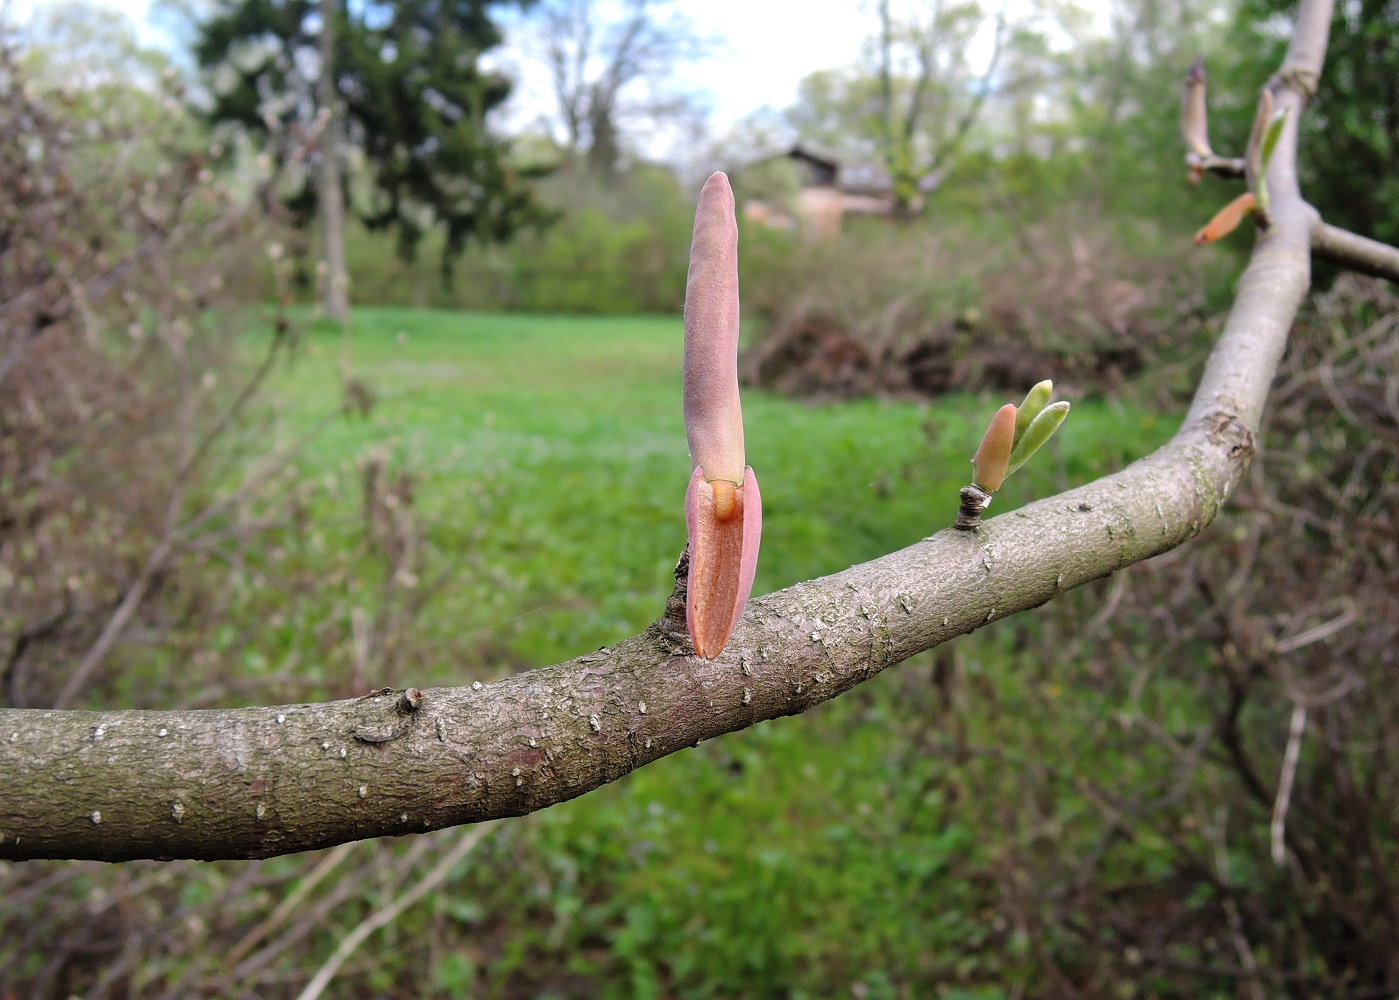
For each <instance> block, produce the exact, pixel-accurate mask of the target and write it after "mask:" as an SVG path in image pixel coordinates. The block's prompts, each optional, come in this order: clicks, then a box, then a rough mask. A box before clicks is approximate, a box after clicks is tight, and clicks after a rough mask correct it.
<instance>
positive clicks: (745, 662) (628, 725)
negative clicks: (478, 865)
mask: <svg viewBox="0 0 1399 1000" xmlns="http://www.w3.org/2000/svg"><path fill="white" fill-rule="evenodd" d="M1331 11H1332V0H1302V2H1301V9H1300V11H1299V14H1298V25H1297V30H1296V33H1295V34H1294V37H1293V41H1292V45H1291V48H1290V49H1289V52H1288V57H1287V62H1286V63H1285V65H1284V70H1285V72H1283V73H1281V74H1279V78H1278V79H1279V81H1280V82H1279V83H1278V85H1277V89H1276V100H1277V103H1278V106H1279V107H1280V108H1285V109H1287V110H1288V112H1289V115H1290V118H1289V120H1288V122H1287V124H1286V128H1285V130H1284V133H1283V135H1282V138H1281V141H1280V143H1279V147H1278V149H1277V152H1276V154H1275V156H1274V158H1273V161H1272V165H1271V170H1270V172H1269V177H1268V180H1269V183H1270V186H1271V195H1272V225H1270V226H1269V228H1268V229H1267V230H1266V231H1265V232H1263V233H1261V234H1260V236H1259V240H1258V244H1257V246H1256V248H1255V249H1254V251H1253V255H1252V258H1251V259H1250V261H1249V264H1248V267H1247V268H1246V270H1245V271H1244V274H1243V275H1242V277H1241V278H1240V279H1239V285H1238V298H1237V300H1236V302H1235V304H1234V307H1233V309H1232V310H1231V312H1230V314H1229V318H1228V320H1227V322H1226V324H1225V327H1224V330H1223V333H1222V334H1221V335H1220V338H1219V341H1218V343H1217V345H1216V346H1215V349H1214V351H1213V353H1212V355H1211V356H1210V359H1209V362H1208V363H1207V365H1206V368H1205V371H1204V374H1203V377H1202V379H1201V383H1200V386H1199V389H1198V391H1197V393H1196V395H1195V399H1194V401H1193V403H1192V404H1191V407H1190V410H1189V412H1188V413H1187V415H1186V417H1185V420H1184V422H1183V423H1182V425H1181V428H1180V430H1179V431H1178V432H1177V433H1176V435H1175V437H1174V438H1172V440H1171V441H1170V442H1169V443H1167V444H1166V445H1165V446H1164V447H1162V448H1161V449H1159V450H1158V451H1156V452H1155V453H1154V454H1152V455H1150V456H1148V457H1147V458H1144V459H1142V460H1141V461H1139V462H1137V463H1135V464H1133V465H1132V466H1129V467H1128V468H1127V469H1124V470H1123V471H1121V472H1119V473H1117V474H1115V475H1111V476H1107V477H1105V478H1103V479H1100V480H1097V481H1096V482H1093V483H1090V484H1088V485H1086V486H1083V487H1080V488H1078V489H1075V490H1072V491H1070V492H1067V493H1064V494H1061V495H1059V496H1055V497H1052V498H1050V499H1047V500H1042V501H1040V502H1038V503H1035V504H1031V505H1029V506H1027V507H1024V508H1022V509H1020V510H1017V511H1014V512H1012V513H1009V514H1003V515H1001V516H999V517H996V518H993V519H991V520H989V521H985V522H983V523H982V524H981V526H980V527H979V528H978V529H977V530H975V531H956V530H953V529H947V530H944V531H940V532H938V533H937V534H935V535H933V536H932V537H930V538H925V539H923V540H921V541H917V542H915V543H914V544H913V545H911V546H909V547H908V548H906V549H903V550H902V551H900V552H895V553H892V554H890V555H887V556H884V557H882V558H880V559H876V560H874V561H872V562H868V563H865V564H863V565H860V566H854V567H852V568H850V569H848V570H845V571H844V572H841V573H838V574H836V575H834V576H830V577H825V578H822V579H818V580H812V581H809V582H806V583H800V584H797V585H795V586H793V587H789V588H787V589H785V590H782V591H779V592H777V593H775V594H769V595H767V596H766V597H762V598H759V599H756V600H753V601H751V602H750V603H749V604H748V608H747V611H746V612H745V613H744V615H743V617H742V618H741V619H740V621H739V622H738V625H737V627H736V629H735V630H734V632H733V635H732V637H731V638H730V640H729V643H728V645H727V646H726V647H725V648H724V651H723V653H722V654H721V655H720V656H719V657H718V658H716V659H714V660H709V661H705V660H700V659H698V658H697V657H695V656H694V655H693V652H692V650H691V649H690V648H689V647H688V644H686V643H685V642H684V641H683V640H677V639H675V638H673V633H668V632H666V631H663V630H662V629H661V628H658V627H655V626H653V627H652V628H650V629H648V630H647V631H645V632H643V633H642V634H640V635H638V636H635V637H633V638H631V639H628V640H626V641H624V642H621V643H619V644H617V645H615V646H611V647H607V648H604V649H600V650H597V651H596V652H594V653H591V654H588V655H586V656H582V657H579V658H578V659H576V660H572V661H570V662H568V663H561V664H558V665H556V666H551V667H543V668H540V669H537V670H533V671H529V672H527V673H523V674H519V675H517V676H514V677H507V678H504V679H502V680H498V681H495V682H493V683H489V684H482V683H474V684H471V685H470V686H468V687H458V688H434V689H428V690H426V691H423V692H415V694H414V696H413V697H404V698H400V697H398V696H396V695H395V694H394V693H385V692H381V693H378V694H374V695H369V696H366V697H364V698H360V699H357V700H354V701H339V702H331V703H325V704H303V705H289V706H283V707H280V708H275V707H274V708H245V709H229V710H208V711H186V712H138V711H114V712H72V711H35V710H27V711H26V710H3V711H0V857H3V858H38V857H73V858H101V859H105V860H113V861H114V860H120V859H126V858H139V857H153V858H175V857H192V858H248V857H264V856H268V855H273V854H282V853H289V852H293V851H303V850H310V849H314V848H320V847H326V846H329V845H331V844H336V843H342V842H344V841H347V840H354V839H360V838H365V837H376V836H383V835H388V834H400V833H408V832H412V831H422V830H429V829H436V828H441V827H446V826H452V825H456V824H461V823H470V822H479V821H482V820H487V819H491V818H495V817H502V816H516V815H521V814H524V813H528V812H532V811H534V810H537V809H543V808H545V807H547V806H549V805H553V804H555V803H558V802H562V801H564V800H567V799H571V798H575V797H577V796H579V795H582V794H584V793H586V792H588V791H590V790H592V789H594V788H597V787H598V786H600V785H602V784H605V783H606V782H609V781H613V780H615V779H617V778H620V777H622V776H623V775H625V774H628V773H629V772H631V771H633V770H635V769H636V768H638V767H641V766H642V765H644V764H647V763H649V762H651V761H653V760H657V759H659V758H661V757H664V756H666V755H667V754H671V753H675V752H677V751H679V750H683V749H685V748H687V747H690V746H694V745H695V744H697V743H698V742H700V741H702V740H707V739H712V738H714V737H716V736H720V735H722V734H724V733H729V732H733V731H735V730H738V729H743V728H745V727H747V726H751V725H752V724H754V723H755V722H759V721H762V720H764V719H773V718H778V717H780V716H785V715H794V714H796V713H799V712H804V711H806V710H807V709H809V708H811V707H812V706H814V705H817V704H819V703H820V702H823V701H825V700H827V699H829V698H832V697H834V696H836V695H838V694H840V693H842V692H844V691H847V690H849V689H850V688H852V687H854V686H855V685H856V684H859V683H860V682H861V681H864V680H866V679H868V678H870V677H872V676H873V675H875V674H876V673H878V672H879V671H881V670H883V669H884V668H885V667H888V666H891V665H893V664H895V663H898V662H899V661H901V660H903V659H906V658H907V657H909V656H912V655H913V654H915V653H918V652H920V651H922V650H925V649H928V648H930V647H932V646H936V645H938V644H939V643H942V642H945V641H947V640H948V639H951V638H953V637H955V636H958V635H963V634H965V633H967V632H971V631H973V630H975V629H977V628H980V627H981V626H983V625H985V624H987V623H989V622H992V621H995V620H997V619H999V618H1004V617H1006V616H1007V615H1011V614H1014V613H1015V612H1017V611H1023V610H1026V609H1028V608H1033V607H1036V606H1038V605H1041V604H1044V603H1045V602H1047V601H1050V600H1052V599H1053V598H1055V597H1056V596H1058V595H1059V594H1062V593H1063V592H1064V591H1066V590H1069V589H1071V588H1073V587H1077V586H1079V585H1081V584H1084V583H1087V582H1089V581H1091V580H1096V579H1100V578H1102V577H1104V576H1107V575H1109V574H1111V573H1113V572H1114V571H1116V570H1119V569H1121V568H1123V567H1125V566H1129V565H1131V564H1132V563H1135V562H1138V561H1140V560H1142V559H1146V558H1148V557H1150V556H1152V555H1155V554H1157V553H1160V552H1164V551H1166V550H1167V549H1170V548H1173V547H1175V546H1177V545H1179V544H1181V543H1182V542H1184V541H1186V540H1188V539H1190V538H1192V537H1193V536H1195V535H1196V534H1198V533H1199V532H1200V531H1201V530H1202V529H1203V528H1204V527H1205V526H1206V525H1207V524H1209V523H1210V521H1211V520H1212V519H1213V518H1214V517H1215V515H1216V514H1217V513H1218V511H1219V509H1220V507H1221V505H1222V504H1223V503H1224V502H1225V501H1226V500H1227V498H1228V497H1229V495H1230V494H1231V493H1232V492H1233V490H1234V487H1235V486H1236V485H1237V483H1238V482H1239V480H1240V477H1241V475H1242V473H1243V471H1244V469H1245V467H1246V465H1247V462H1248V459H1249V456H1250V455H1251V453H1252V451H1253V441H1254V435H1255V434H1256V433H1257V430H1258V426H1259V420H1260V417H1261V415H1262V412H1263V406H1264V402H1265V400H1266V398H1267V393H1268V387H1269V384H1270V383H1271V381H1272V378H1273V375H1274V372H1275V370H1276V367H1277V363H1278V360H1279V358H1280V357H1281V355H1282V352H1283V348H1284V346H1285V344H1286V340H1287V331H1288V329H1289V327H1290V326H1291V324H1292V321H1293V318H1294V316H1295V314H1296V311H1297V308H1298V306H1299V305H1300V303H1301V302H1302V299H1303V296H1304V295H1305V294H1306V291H1307V287H1308V284H1309V280H1310V273H1309V262H1310V257H1311V249H1312V242H1313V232H1314V230H1315V225H1314V219H1315V212H1313V211H1312V210H1311V209H1310V208H1309V207H1308V206H1307V205H1306V204H1305V203H1304V202H1303V201H1302V198H1301V195H1300V193H1299V191H1298V187H1297V178H1296V169H1295V161H1296V135H1297V133H1296V128H1297V122H1298V121H1299V120H1300V119H1301V112H1302V110H1303V107H1304V105H1305V103H1306V98H1307V90H1308V88H1307V86H1306V81H1310V80H1315V79H1316V77H1317V75H1318V74H1319V73H1320V70H1321V63H1322V53H1323V52H1324V50H1325V43H1326V31H1327V28H1328V26H1329V24H1330V19H1331ZM951 513H952V512H951V510H948V511H942V512H938V511H930V512H929V520H930V522H933V523H946V521H947V520H948V519H949V518H950V516H951Z"/></svg>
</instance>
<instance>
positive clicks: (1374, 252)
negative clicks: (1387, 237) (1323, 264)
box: [1312, 222, 1399, 282]
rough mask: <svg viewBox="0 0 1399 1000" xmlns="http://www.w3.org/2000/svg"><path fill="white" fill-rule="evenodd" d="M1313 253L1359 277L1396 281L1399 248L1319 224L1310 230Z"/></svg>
mask: <svg viewBox="0 0 1399 1000" xmlns="http://www.w3.org/2000/svg"><path fill="white" fill-rule="evenodd" d="M1312 252H1313V253H1315V254H1316V255H1317V256H1318V257H1321V258H1323V259H1325V260H1329V261H1330V262H1331V263H1333V264H1339V265H1340V266H1341V267H1344V268H1348V269H1350V270H1352V271H1359V272H1360V273H1361V274H1369V275H1373V276H1374V277H1376V278H1385V279H1387V280H1389V281H1393V282H1399V248H1395V247H1392V246H1390V245H1389V244H1387V243H1381V242H1379V240H1372V239H1369V238H1368V237H1365V236H1359V235H1357V234H1355V233H1352V232H1347V231H1346V230H1344V229H1337V228H1336V227H1335V226H1328V225H1327V224H1326V223H1324V222H1320V223H1318V224H1317V225H1316V227H1315V228H1314V229H1313V230H1312Z"/></svg>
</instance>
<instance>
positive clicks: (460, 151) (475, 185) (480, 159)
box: [195, 0, 538, 277]
mask: <svg viewBox="0 0 1399 1000" xmlns="http://www.w3.org/2000/svg"><path fill="white" fill-rule="evenodd" d="M492 7H493V5H492V4H490V3H488V2H484V0H449V2H445V3H439V2H437V0H400V2H396V3H390V4H375V5H372V6H365V7H357V8H354V9H349V8H342V9H340V11H339V21H338V23H337V25H336V30H335V32H334V36H335V44H334V53H335V55H334V84H335V86H334V91H335V94H336V95H337V97H338V99H339V100H340V101H341V102H343V106H344V111H345V120H344V123H343V124H344V129H345V139H346V141H347V143H348V144H349V146H350V148H352V149H355V150H356V151H357V152H358V153H359V155H360V156H362V157H363V161H364V164H365V168H364V174H365V176H364V182H363V183H362V184H355V183H350V184H348V185H347V187H348V191H349V193H350V194H352V195H356V197H351V198H349V199H348V200H349V203H350V204H351V205H352V206H353V207H354V209H355V210H356V212H357V214H358V215H359V217H360V218H361V220H362V221H363V222H364V223H365V224H366V225H367V226H369V227H370V228H372V229H385V230H391V231H392V232H393V233H394V234H395V236H396V239H397V245H398V251H399V253H400V255H402V256H403V257H404V258H405V259H406V258H411V257H412V256H413V254H414V253H415V251H416V248H417V245H418V242H419V240H420V239H421V237H422V236H423V234H424V232H426V231H427V230H428V229H429V228H432V227H435V226H437V227H441V228H442V229H443V231H444V234H445V243H444V250H443V256H442V271H443V275H444V277H446V276H448V275H449V274H450V267H451V264H452V262H453V260H455V258H457V257H458V256H459V255H460V254H461V252H462V250H463V248H464V247H465V245H466V242H467V240H468V239H470V238H472V237H475V238H479V239H481V240H485V241H490V240H501V239H504V238H506V237H508V236H509V235H510V234H511V233H512V232H514V231H515V229H516V228H517V227H518V226H519V225H521V224H522V223H525V222H528V221H533V220H536V219H537V218H538V215H537V213H536V211H535V208H534V203H533V200H532V197H531V193H530V189H529V181H530V180H531V179H532V178H533V177H534V176H536V174H537V171H534V170H531V169H527V168H522V167H520V166H519V165H516V164H514V163H512V162H511V158H510V145H509V143H508V142H506V141H505V140H504V139H502V138H500V137H498V136H497V135H495V134H494V133H493V131H492V130H491V128H490V127H489V123H488V121H487V119H488V116H489V115H490V112H491V111H492V110H493V109H495V108H496V107H498V106H499V105H500V104H501V102H502V101H504V100H505V98H506V97H507V96H508V94H509V93H510V83H509V81H508V80H507V79H505V78H504V77H503V76H501V75H499V74H496V73H491V72H489V71H486V70H484V69H482V68H481V67H480V65H479V60H480V57H481V55H482V54H483V53H485V52H488V51H489V50H491V49H492V48H494V47H496V46H497V45H499V44H500V41H501V35H500V32H499V30H498V28H497V26H496V24H495V23H494V21H493V20H492V19H491V10H492ZM320 34H321V31H320V7H319V4H318V3H317V2H312V0H243V2H232V3H230V4H228V5H226V6H224V7H222V8H221V9H220V10H219V11H218V13H217V14H215V15H214V16H213V17H211V18H209V19H208V20H207V21H205V22H204V23H203V24H202V25H201V28H200V34H199V39H198V42H197V44H196V47H195V54H196V57H197V59H198V62H199V65H200V66H202V67H204V68H205V69H206V70H208V71H209V72H210V81H211V92H212V103H211V105H210V107H209V108H208V111H207V114H208V117H209V119H210V120H211V121H213V122H217V123H228V124H232V125H237V126H240V127H241V128H243V129H244V130H246V131H247V132H248V133H250V134H252V135H254V136H256V137H257V139H258V141H259V143H260V144H261V145H262V146H263V147H264V148H265V149H266V150H267V152H268V153H269V154H270V155H271V157H272V159H273V161H274V164H275V166H276V167H277V168H279V169H281V170H283V171H284V172H285V175H286V179H285V189H284V194H283V198H284V200H285V202H286V204H287V206H288V207H289V208H290V209H291V211H292V213H293V216H294V218H295V219H296V221H297V222H299V223H300V224H301V225H305V224H307V223H309V222H310V220H311V219H312V217H313V216H314V214H315V211H316V204H317V193H316V184H315V182H314V180H313V177H314V171H313V169H312V168H314V167H315V166H316V165H317V163H318V162H319V158H320V157H322V156H325V155H327V150H326V149H325V148H323V147H319V146H317V145H316V144H315V143H311V144H310V146H309V148H308V146H307V140H308V139H309V138H310V137H312V136H314V135H318V133H319V131H320V130H321V129H322V128H324V127H326V126H327V125H328V124H330V123H331V122H332V121H333V120H334V119H333V118H326V119H322V118H321V117H320V115H321V113H322V107H321V102H320V101H319V100H318V98H317V95H316V80H317V77H318V74H319V73H320V72H321V70H320V67H321V65H322V59H321V57H320V54H319V47H318V44H317V42H318V38H319V36H320ZM332 110H333V109H326V112H327V113H329V112H330V111H332Z"/></svg>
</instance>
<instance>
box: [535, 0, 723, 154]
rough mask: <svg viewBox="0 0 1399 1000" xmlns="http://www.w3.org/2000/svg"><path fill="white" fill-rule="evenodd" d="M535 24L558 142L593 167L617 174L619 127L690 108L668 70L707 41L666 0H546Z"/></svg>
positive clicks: (691, 101) (689, 98)
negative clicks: (560, 131)
mask: <svg viewBox="0 0 1399 1000" xmlns="http://www.w3.org/2000/svg"><path fill="white" fill-rule="evenodd" d="M538 32H539V41H538V45H539V48H540V50H541V51H542V57H543V60H544V63H545V65H546V66H547V68H548V71H549V77H550V84H551V88H552V90H553V94H554V99H555V101H556V102H557V103H558V116H559V123H560V125H561V126H562V129H563V142H564V147H565V149H566V151H567V153H568V155H569V157H570V158H571V159H573V160H574V161H576V162H580V163H582V164H584V165H585V166H586V167H587V169H588V170H590V171H591V172H593V173H594V174H596V175H598V176H600V177H602V178H611V177H613V176H614V175H615V174H616V172H617V169H618V166H619V164H620V163H621V160H622V157H623V155H624V153H625V152H626V145H627V143H626V140H625V137H624V136H625V133H626V132H627V131H628V130H629V129H633V128H636V127H637V125H638V124H639V123H641V122H645V123H647V124H648V125H650V126H652V127H654V126H655V125H656V123H658V122H674V121H677V120H681V119H684V118H686V117H690V116H693V115H694V114H695V113H696V104H695V98H694V96H693V95H692V94H690V93H687V92H685V91H683V90H681V89H680V88H679V87H678V86H677V85H676V83H675V72H676V69H677V68H678V67H679V66H682V65H684V64H685V63H687V62H691V61H693V60H696V59H698V58H700V57H701V56H703V55H704V54H705V53H706V52H707V51H708V50H709V48H710V43H709V42H708V41H706V40H705V39H703V38H701V37H699V36H698V35H697V34H696V32H695V30H694V28H693V25H692V24H691V22H690V20H689V19H688V18H687V17H685V16H684V15H683V14H681V13H679V12H678V11H677V10H676V9H675V6H674V3H673V2H671V0H622V2H619V3H609V2H605V0H546V2H544V3H543V4H541V5H540V8H539V22H538Z"/></svg>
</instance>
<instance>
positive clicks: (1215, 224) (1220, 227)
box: [1195, 191, 1257, 247]
mask: <svg viewBox="0 0 1399 1000" xmlns="http://www.w3.org/2000/svg"><path fill="white" fill-rule="evenodd" d="M1255 207H1257V203H1256V201H1255V200H1254V197H1253V192H1252V191H1245V192H1244V193H1243V194H1241V195H1239V196H1238V197H1237V198H1235V199H1234V200H1233V201H1231V202H1230V203H1229V204H1227V205H1225V206H1224V207H1223V208H1221V209H1220V210H1219V211H1218V212H1217V213H1215V216H1214V218H1213V219H1211V220H1210V221H1209V222H1207V223H1205V225H1204V226H1203V227H1202V228H1201V229H1200V231H1199V232H1198V233H1196V234H1195V245H1196V246H1197V247H1198V246H1200V245H1202V244H1205V243H1213V242H1214V241H1215V240H1218V239H1222V238H1223V237H1225V236H1228V235H1229V234H1230V233H1232V232H1233V231H1234V230H1235V229H1237V228H1238V227H1239V223H1240V222H1242V221H1243V218H1244V216H1245V215H1247V214H1248V213H1249V212H1252V211H1253V210H1254V208H1255Z"/></svg>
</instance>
